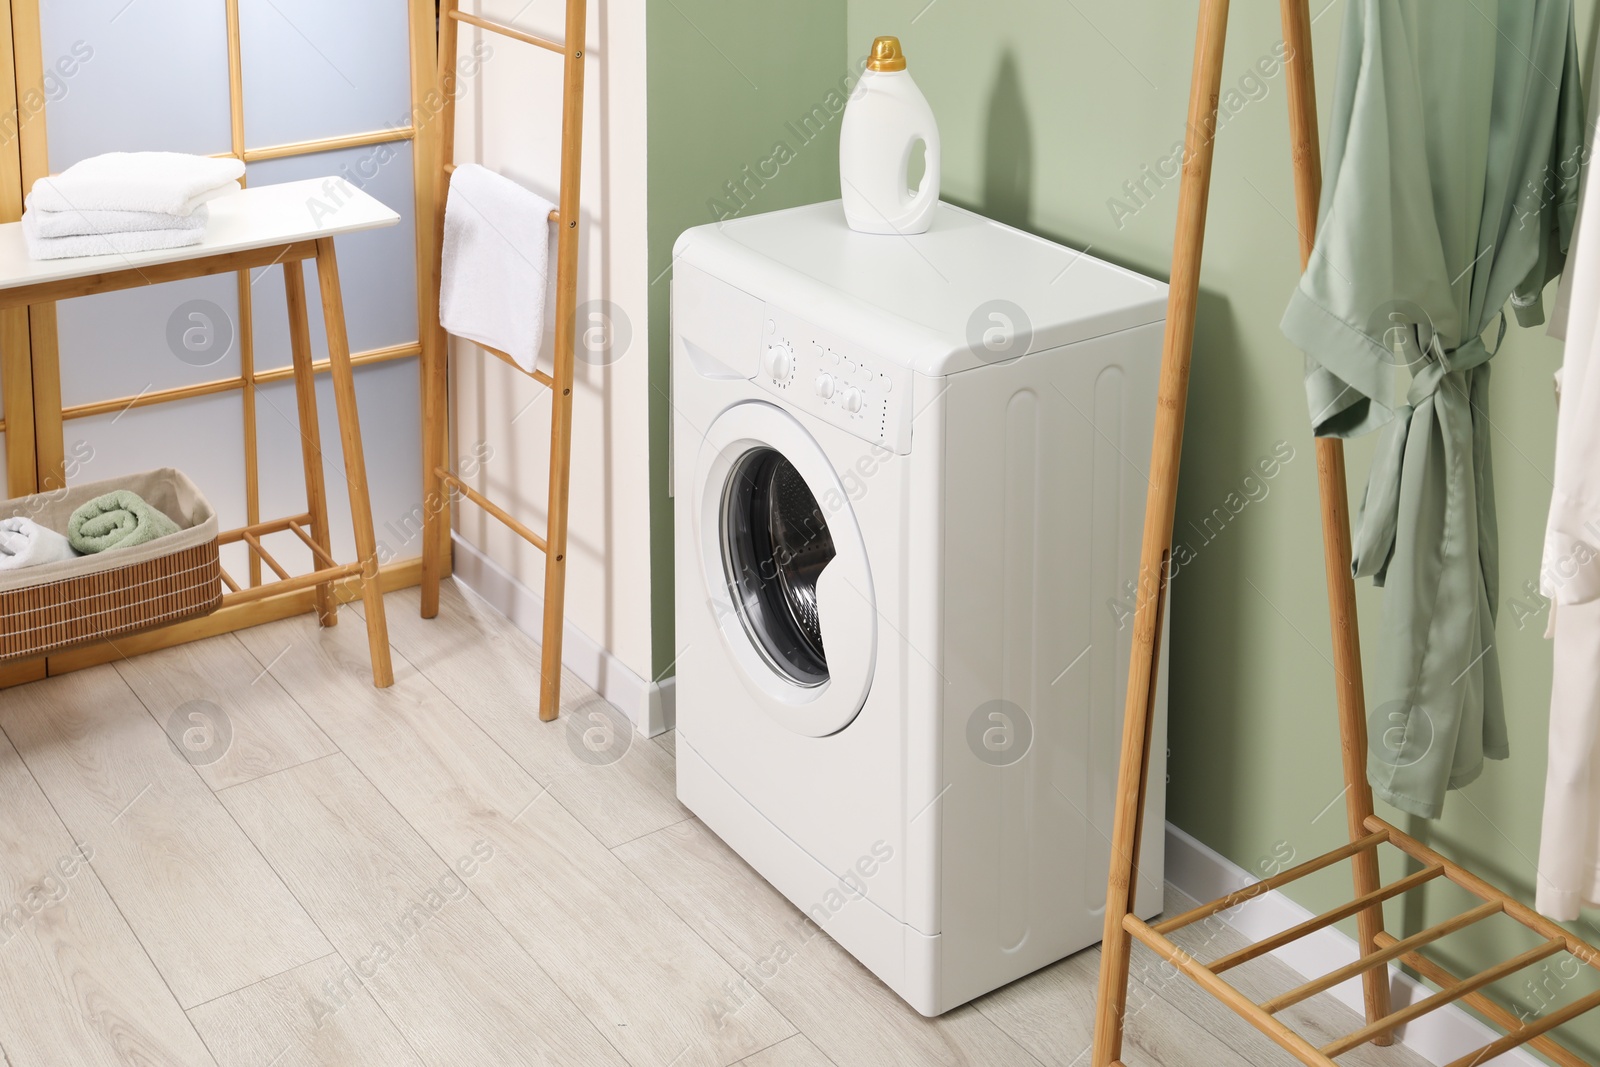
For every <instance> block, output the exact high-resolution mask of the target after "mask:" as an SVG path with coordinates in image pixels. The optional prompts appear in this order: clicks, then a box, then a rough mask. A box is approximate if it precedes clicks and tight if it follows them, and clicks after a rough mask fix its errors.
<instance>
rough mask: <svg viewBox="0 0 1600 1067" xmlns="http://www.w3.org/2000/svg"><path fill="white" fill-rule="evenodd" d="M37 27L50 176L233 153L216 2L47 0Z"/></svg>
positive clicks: (223, 26)
mask: <svg viewBox="0 0 1600 1067" xmlns="http://www.w3.org/2000/svg"><path fill="white" fill-rule="evenodd" d="M401 6H404V5H401ZM39 20H40V27H41V34H42V38H43V57H44V64H45V70H46V72H47V76H46V97H47V99H48V104H47V105H46V107H45V111H46V115H47V119H48V124H47V127H46V129H47V132H48V139H49V146H50V169H51V170H52V171H61V170H64V169H65V168H66V167H68V166H70V165H71V164H73V163H76V162H77V161H78V160H80V159H83V158H85V157H86V156H92V155H98V154H99V153H101V152H113V151H139V150H155V149H160V150H164V151H169V152H196V153H200V154H210V153H214V152H226V151H228V149H229V147H230V144H231V140H230V135H229V132H228V130H229V119H228V29H227V20H226V14H225V11H224V7H223V5H222V4H220V3H218V2H217V0H134V2H132V3H130V2H129V0H71V2H61V0H45V2H44V3H41V4H40V5H39ZM28 106H29V102H28V101H24V102H23V107H24V110H25V111H26V110H27V109H28Z"/></svg>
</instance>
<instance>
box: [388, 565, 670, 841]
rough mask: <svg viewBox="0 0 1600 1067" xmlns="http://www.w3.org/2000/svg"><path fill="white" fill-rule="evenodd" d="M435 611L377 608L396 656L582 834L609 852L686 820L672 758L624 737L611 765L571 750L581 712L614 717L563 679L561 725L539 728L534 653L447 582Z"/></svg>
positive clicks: (408, 597)
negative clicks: (385, 617)
mask: <svg viewBox="0 0 1600 1067" xmlns="http://www.w3.org/2000/svg"><path fill="white" fill-rule="evenodd" d="M439 601H440V616H439V619H431V620H429V619H423V618H422V617H421V616H420V614H419V606H420V604H421V601H420V593H419V592H418V591H417V590H414V589H411V590H403V591H401V592H398V593H394V594H391V595H390V596H389V597H387V598H386V602H387V603H388V604H389V605H390V609H389V614H390V616H392V618H390V620H389V636H390V638H391V640H393V642H394V644H395V647H397V648H398V649H400V651H401V653H402V654H403V655H405V656H406V657H407V658H408V659H410V660H411V662H412V663H415V664H417V665H418V668H419V669H420V670H421V671H422V673H423V674H425V675H426V676H427V677H428V678H429V680H430V681H432V682H433V683H434V684H435V685H436V686H438V687H439V689H440V691H441V692H443V693H445V694H447V695H448V696H449V697H450V699H452V700H453V701H455V703H456V704H457V705H459V706H460V707H461V709H462V710H463V711H465V712H466V713H467V714H468V715H469V716H470V717H471V718H472V719H473V721H474V722H476V723H477V724H478V725H479V726H480V727H482V728H483V730H484V731H485V732H486V733H488V734H489V736H491V737H493V738H494V739H495V740H496V741H498V742H499V743H500V744H501V745H502V746H503V747H504V748H505V750H506V751H507V752H509V753H511V755H512V756H513V758H515V759H516V761H517V762H518V763H519V764H521V765H522V768H523V770H525V771H527V772H528V773H529V774H531V775H532V776H533V777H534V779H535V780H536V781H537V782H539V784H541V785H545V786H548V787H549V788H550V792H551V794H552V795H553V796H555V797H556V799H558V800H559V801H561V805H562V807H564V808H566V809H567V810H568V811H570V812H572V814H573V815H575V816H576V817H577V819H578V821H579V822H581V823H583V825H584V826H586V827H588V829H589V830H590V832H592V833H593V834H594V835H595V836H596V837H598V838H599V839H600V840H601V841H602V842H604V843H605V844H606V845H607V846H614V845H620V844H622V842H624V841H632V840H633V839H634V838H636V837H643V836H644V835H645V834H648V833H650V832H652V831H654V830H659V829H661V828H662V827H663V826H670V825H671V824H673V823H675V822H681V821H683V820H684V819H687V818H688V817H689V812H688V810H687V809H685V808H684V807H683V806H682V805H681V804H679V803H678V799H677V780H676V777H675V773H676V772H675V770H674V764H673V759H672V755H671V753H669V752H667V751H664V750H663V749H662V748H661V747H660V746H658V745H655V744H652V743H650V742H649V741H648V739H646V738H644V737H640V736H639V735H638V734H637V733H634V732H633V731H626V734H628V735H631V736H627V737H626V741H627V745H626V748H625V749H623V750H622V752H621V754H620V755H619V756H614V755H613V754H611V753H606V754H604V755H603V756H601V757H600V758H595V757H594V756H590V755H588V754H586V753H585V752H584V751H583V748H582V745H581V744H574V742H575V740H577V739H578V737H579V733H578V731H580V730H581V729H583V728H584V727H585V726H586V725H587V724H586V723H585V722H584V719H583V715H584V709H585V708H586V707H590V706H593V707H595V708H598V709H602V710H606V711H609V712H610V714H612V715H613V716H614V715H615V714H616V713H615V712H614V711H610V706H609V705H606V704H605V703H604V701H602V700H601V699H600V697H599V696H598V695H597V694H596V693H595V691H594V690H593V689H591V688H590V687H589V686H588V685H586V684H584V683H583V682H582V681H581V680H579V679H578V678H576V677H575V676H574V675H573V674H572V672H571V671H565V672H563V674H562V682H561V686H562V701H561V703H562V705H563V718H562V719H561V720H559V721H557V722H554V723H546V722H540V721H539V715H538V694H539V646H538V644H536V643H535V642H534V641H533V640H532V639H530V638H529V637H528V636H527V635H526V634H524V633H522V632H521V631H520V630H518V629H517V628H516V627H514V626H512V625H511V624H510V623H509V622H508V621H507V620H506V619H505V617H504V616H502V615H500V614H498V613H497V612H496V611H495V610H494V609H493V608H491V607H489V606H488V605H487V604H485V603H484V602H483V601H482V600H480V599H479V598H478V597H476V596H473V595H472V594H470V593H463V592H462V591H461V589H460V587H459V586H457V584H456V583H455V582H445V583H443V585H442V586H441V589H440V594H439ZM441 619H443V620H445V624H443V625H440V620H441ZM622 721H625V720H622Z"/></svg>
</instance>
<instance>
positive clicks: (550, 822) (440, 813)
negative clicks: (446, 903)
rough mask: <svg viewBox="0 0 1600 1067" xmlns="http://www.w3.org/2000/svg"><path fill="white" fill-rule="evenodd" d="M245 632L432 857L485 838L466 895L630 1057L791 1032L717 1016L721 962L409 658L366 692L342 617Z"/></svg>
mask: <svg viewBox="0 0 1600 1067" xmlns="http://www.w3.org/2000/svg"><path fill="white" fill-rule="evenodd" d="M344 630H348V633H343V632H340V631H344ZM244 640H245V644H246V646H247V647H250V648H251V649H252V651H254V652H255V654H256V655H257V658H258V659H259V658H262V657H263V656H276V655H278V653H279V652H280V651H281V650H282V649H283V647H284V646H285V645H289V646H291V647H290V651H289V652H287V653H286V654H284V655H283V656H282V658H281V660H280V661H279V662H278V663H277V664H276V665H275V666H274V667H273V668H272V670H273V673H274V674H276V675H277V676H278V677H279V678H280V679H281V680H282V681H283V683H284V685H285V687H286V688H287V689H288V691H289V692H290V694H291V695H293V696H294V697H295V698H296V699H297V700H299V701H300V702H301V704H302V705H303V706H305V707H306V710H307V711H308V712H309V713H310V714H311V715H312V717H313V718H314V719H316V720H317V722H318V723H319V725H320V726H321V727H322V729H323V730H324V731H325V732H326V733H327V734H328V735H329V736H330V737H331V738H333V740H334V741H335V742H336V743H337V744H338V745H339V746H340V748H341V749H343V750H344V751H345V752H346V753H349V754H350V757H351V759H352V760H353V761H355V763H356V764H357V765H358V766H359V767H360V769H361V770H362V772H363V773H364V774H365V775H366V776H367V777H368V778H369V779H371V780H372V782H373V783H374V784H375V785H376V786H377V787H378V788H379V789H380V790H381V791H382V792H383V794H384V796H385V797H387V798H388V800H389V801H390V802H391V803H392V804H393V805H394V806H395V808H396V809H397V810H398V811H399V812H400V814H401V815H402V816H403V817H404V818H405V819H406V820H407V821H408V822H409V823H410V824H411V825H412V826H414V827H415V828H416V829H417V831H418V832H419V833H420V834H421V835H422V837H423V839H424V840H426V841H427V842H428V843H429V844H430V845H431V846H432V847H433V849H434V851H435V852H436V853H438V854H439V855H441V856H458V855H461V854H463V853H464V852H466V851H467V850H469V849H470V848H471V847H472V846H473V844H474V843H475V842H478V841H481V840H487V841H489V842H492V843H493V846H494V848H495V849H496V857H497V858H496V861H495V863H494V864H492V865H485V867H484V870H483V872H482V874H481V875H480V876H479V877H478V879H477V880H475V881H474V883H473V892H474V893H475V894H477V896H478V897H479V898H481V899H482V900H483V902H484V903H485V905H487V906H488V908H489V909H490V910H491V911H492V912H493V913H494V915H495V916H496V917H497V918H498V919H499V920H500V921H501V922H502V923H503V924H504V925H505V926H506V928H507V929H508V930H510V931H511V933H512V934H513V935H514V936H516V937H517V939H518V940H519V941H520V942H521V943H522V944H523V945H524V946H526V947H527V949H528V950H529V952H531V953H532V954H533V956H534V957H535V958H536V959H538V960H539V962H540V964H541V965H542V966H543V967H544V968H545V969H546V970H547V971H548V972H549V973H550V974H551V976H552V977H553V978H554V979H555V981H556V982H557V983H558V984H559V985H560V986H561V987H562V989H563V990H564V991H565V992H566V993H567V994H568V995H569V996H571V997H572V998H573V999H574V1000H575V1001H576V1002H577V1004H578V1005H579V1007H580V1008H581V1009H582V1010H583V1011H584V1013H585V1015H587V1016H588V1018H589V1019H591V1020H592V1021H593V1022H594V1023H595V1025H596V1026H598V1027H600V1028H601V1029H602V1030H603V1031H605V1032H606V1033H607V1034H608V1036H609V1037H610V1039H611V1040H612V1041H613V1043H615V1044H616V1045H617V1047H618V1048H620V1049H622V1050H623V1052H624V1054H625V1055H626V1056H627V1057H628V1059H629V1061H630V1062H632V1063H634V1064H638V1065H660V1064H666V1063H673V1062H676V1063H677V1064H678V1067H689V1065H690V1064H695V1063H710V1064H717V1065H723V1064H730V1063H734V1062H736V1061H738V1060H739V1059H742V1058H743V1057H745V1056H748V1055H750V1054H751V1053H753V1052H756V1051H759V1050H760V1049H762V1048H765V1047H767V1046H769V1045H771V1044H773V1043H774V1042H777V1041H779V1040H782V1039H783V1038H785V1037H787V1036H789V1035H790V1034H792V1033H794V1028H793V1027H792V1026H791V1025H790V1024H789V1023H788V1022H787V1021H786V1020H785V1019H784V1018H783V1017H782V1016H781V1015H779V1014H778V1013H777V1012H775V1011H774V1010H773V1009H772V1008H771V1006H770V1005H767V1004H766V1003H765V1002H764V1001H762V1000H761V998H759V997H756V998H754V999H753V1002H752V1003H751V1004H750V1005H749V1006H748V1007H747V1008H746V1010H744V1011H742V1012H740V1013H739V1015H738V1017H737V1018H736V1019H733V1020H731V1021H730V1020H724V1019H723V1018H721V1017H720V1016H719V1015H718V1014H717V1012H716V1005H717V1004H718V1003H719V1002H720V1001H721V1000H722V999H723V998H724V996H725V993H724V988H725V987H726V986H728V985H730V984H732V983H736V982H737V981H738V975H737V974H736V973H735V972H734V970H733V969H732V968H731V967H730V966H729V965H728V964H727V963H726V962H725V961H724V960H723V959H721V958H720V957H719V956H718V955H717V954H716V953H715V952H714V951H713V950H712V949H711V948H710V947H709V946H708V945H706V944H705V943H704V942H703V941H701V940H700V939H699V938H697V937H696V936H695V935H694V933H693V931H691V930H690V929H689V927H688V926H686V925H685V924H684V923H683V922H682V921H680V920H679V919H678V917H677V916H676V915H675V914H674V913H673V912H672V910H671V909H669V908H668V907H667V906H666V905H665V904H663V903H662V901H661V900H660V899H659V898H658V897H657V896H656V895H655V894H654V893H652V892H651V890H650V888H649V887H647V886H646V885H645V884H644V883H642V882H641V881H640V880H639V879H638V878H636V877H635V876H634V875H633V874H632V872H630V871H629V870H628V868H627V867H626V866H624V865H623V864H622V863H621V862H620V861H619V860H618V859H617V858H616V857H615V856H613V855H612V854H611V853H610V852H609V851H608V850H607V849H606V847H605V845H604V844H602V843H601V842H600V841H598V840H596V839H595V837H594V836H593V835H592V834H591V833H590V832H589V831H588V830H587V829H585V828H584V827H583V826H582V825H581V824H580V823H579V822H578V821H577V820H576V819H575V818H574V817H573V816H572V814H571V813H570V812H568V811H567V810H566V808H565V807H564V806H563V804H562V803H561V802H560V800H559V798H557V797H555V796H553V795H551V793H550V792H548V791H546V790H545V789H543V788H542V787H540V786H539V785H538V784H537V783H535V781H534V780H533V778H532V777H531V776H530V775H529V774H528V773H527V772H526V771H524V770H523V769H522V768H521V767H519V766H518V764H517V763H516V762H515V761H514V760H512V759H511V758H510V757H509V756H508V755H507V754H506V753H505V752H504V751H502V750H501V749H500V748H499V747H498V746H496V745H495V744H494V743H493V742H492V741H491V740H490V738H489V737H488V736H487V735H485V734H484V733H483V732H482V731H481V730H479V729H478V727H477V726H476V725H475V724H474V723H473V722H472V721H471V720H470V719H468V718H467V717H466V716H465V715H464V714H463V713H462V712H461V710H460V709H459V708H458V707H457V706H456V705H455V704H454V703H452V702H451V701H450V700H448V699H446V698H445V697H444V695H443V694H442V693H440V692H439V691H438V690H437V689H436V688H435V687H434V686H433V685H432V684H430V682H429V681H428V680H427V679H426V678H424V677H422V676H421V675H420V674H419V673H418V672H417V671H416V670H415V669H414V668H413V667H412V666H411V665H410V663H408V662H406V661H405V660H397V662H396V664H395V675H396V681H395V685H394V686H393V687H392V688H390V689H386V690H376V689H373V688H372V686H371V685H370V683H369V682H368V680H367V677H366V674H367V671H366V666H365V663H366V646H365V641H364V640H363V638H362V635H361V634H360V633H359V632H358V630H357V628H355V627H349V628H345V627H341V628H339V630H333V631H328V630H324V631H317V630H316V629H315V627H314V625H312V624H311V623H310V620H286V621H285V622H282V623H278V624H274V625H273V626H268V627H263V628H260V629H258V630H253V631H251V632H250V633H248V634H246V635H245V637H244ZM550 725H552V726H554V727H557V728H561V724H559V723H556V724H550ZM597 961H604V963H603V964H601V963H599V962H597Z"/></svg>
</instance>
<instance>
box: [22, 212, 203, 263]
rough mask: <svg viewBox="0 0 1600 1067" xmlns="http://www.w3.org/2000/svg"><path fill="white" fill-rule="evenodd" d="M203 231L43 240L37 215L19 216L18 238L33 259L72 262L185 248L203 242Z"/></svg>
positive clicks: (99, 235)
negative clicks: (79, 257)
mask: <svg viewBox="0 0 1600 1067" xmlns="http://www.w3.org/2000/svg"><path fill="white" fill-rule="evenodd" d="M205 236H206V233H205V229H204V228H201V229H198V230H196V229H181V230H176V229H175V230H129V231H125V232H121V233H91V234H80V235H78V236H75V237H43V236H40V234H39V222H38V214H37V213H36V212H32V211H28V212H25V213H24V214H23V216H22V238H23V240H24V241H25V242H26V243H27V245H28V255H29V256H31V257H33V258H34V259H74V258H76V257H78V256H109V255H124V254H127V253H129V252H150V251H154V250H155V249H158V248H187V247H188V246H190V245H197V244H199V243H200V242H201V241H203V240H205Z"/></svg>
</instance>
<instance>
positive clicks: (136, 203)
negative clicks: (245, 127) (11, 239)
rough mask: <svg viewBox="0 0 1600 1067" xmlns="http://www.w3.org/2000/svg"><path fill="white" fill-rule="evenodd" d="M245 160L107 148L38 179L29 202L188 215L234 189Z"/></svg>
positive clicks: (52, 207)
mask: <svg viewBox="0 0 1600 1067" xmlns="http://www.w3.org/2000/svg"><path fill="white" fill-rule="evenodd" d="M242 177H244V163H243V162H242V161H240V160H238V159H234V158H233V157H231V156H228V157H224V158H222V159H213V158H211V157H210V156H190V155H184V154H183V153H181V152H107V153H106V154H105V155H101V156H90V157H89V158H88V159H85V160H82V161H81V162H78V163H74V164H73V165H72V166H70V167H68V168H67V169H66V170H64V171H62V172H61V173H60V174H57V175H55V176H54V177H48V178H40V179H39V180H38V181H36V182H34V183H33V191H32V193H31V194H30V195H29V197H28V206H29V207H31V208H36V209H38V210H40V211H158V212H162V213H164V214H168V215H188V214H192V213H193V211H194V209H195V208H197V207H199V206H200V205H201V204H203V203H205V201H206V200H208V199H210V198H212V197H214V196H217V195H219V191H221V192H228V191H231V190H229V188H228V186H229V185H230V184H231V183H235V182H237V181H238V180H239V179H240V178H242Z"/></svg>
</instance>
